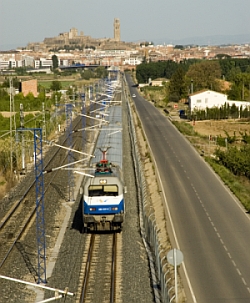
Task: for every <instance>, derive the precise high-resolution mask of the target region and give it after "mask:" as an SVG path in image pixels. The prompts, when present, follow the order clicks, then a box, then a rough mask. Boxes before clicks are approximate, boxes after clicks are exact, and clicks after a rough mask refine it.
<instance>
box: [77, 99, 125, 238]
mask: <svg viewBox="0 0 250 303" xmlns="http://www.w3.org/2000/svg"><path fill="white" fill-rule="evenodd" d="M106 119H107V121H108V125H104V126H102V128H101V130H100V133H99V136H98V139H97V142H96V148H95V152H94V156H95V158H92V160H91V162H90V166H91V167H92V172H91V171H90V174H91V173H92V178H91V177H86V178H85V181H84V186H83V206H82V213H83V232H87V231H91V230H93V231H96V230H118V231H121V230H122V223H123V222H124V216H125V201H124V193H125V192H126V188H125V186H124V183H123V174H122V157H123V152H122V106H121V104H119V105H114V106H110V107H109V112H108V117H107V118H106ZM111 161H112V162H111ZM93 170H94V172H93Z"/></svg>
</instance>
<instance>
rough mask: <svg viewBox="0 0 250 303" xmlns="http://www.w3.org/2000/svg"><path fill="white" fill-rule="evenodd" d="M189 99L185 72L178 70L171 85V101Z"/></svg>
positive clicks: (172, 78)
mask: <svg viewBox="0 0 250 303" xmlns="http://www.w3.org/2000/svg"><path fill="white" fill-rule="evenodd" d="M186 97H187V86H186V82H185V72H184V70H183V69H182V68H180V67H179V68H178V69H177V70H176V72H175V73H174V74H173V76H172V77H171V79H170V83H169V101H173V102H178V101H179V100H181V99H182V98H186Z"/></svg>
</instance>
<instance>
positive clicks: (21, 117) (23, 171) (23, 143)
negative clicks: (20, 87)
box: [20, 103, 26, 174]
mask: <svg viewBox="0 0 250 303" xmlns="http://www.w3.org/2000/svg"><path fill="white" fill-rule="evenodd" d="M20 128H21V129H23V128H24V113H23V104H22V103H21V104H20ZM21 144H22V172H21V173H22V174H25V170H26V167H25V142H24V132H22V131H21Z"/></svg>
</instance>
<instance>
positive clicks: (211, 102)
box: [188, 90, 250, 112]
mask: <svg viewBox="0 0 250 303" xmlns="http://www.w3.org/2000/svg"><path fill="white" fill-rule="evenodd" d="M225 103H226V104H228V105H229V106H232V105H233V104H235V105H236V106H237V107H240V106H242V108H243V109H245V108H246V107H249V106H250V103H249V102H245V101H234V100H228V99H227V95H225V94H221V93H218V92H215V91H212V90H203V91H199V92H196V93H193V94H191V95H189V97H188V105H189V110H190V111H191V112H193V111H198V110H205V109H206V108H213V107H218V108H220V107H222V106H224V105H225Z"/></svg>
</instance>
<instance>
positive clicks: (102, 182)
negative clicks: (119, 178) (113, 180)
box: [99, 179, 107, 184]
mask: <svg viewBox="0 0 250 303" xmlns="http://www.w3.org/2000/svg"><path fill="white" fill-rule="evenodd" d="M99 183H100V184H107V180H106V179H100V180H99Z"/></svg>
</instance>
